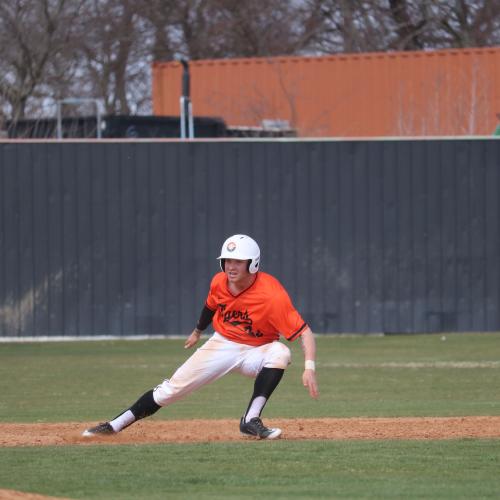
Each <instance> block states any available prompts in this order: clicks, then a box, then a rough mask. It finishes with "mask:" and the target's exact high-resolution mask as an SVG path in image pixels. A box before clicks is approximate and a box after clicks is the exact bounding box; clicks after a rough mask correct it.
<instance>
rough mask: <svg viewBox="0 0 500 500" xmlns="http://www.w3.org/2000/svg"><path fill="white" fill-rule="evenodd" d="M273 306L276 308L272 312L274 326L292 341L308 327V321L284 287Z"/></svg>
mask: <svg viewBox="0 0 500 500" xmlns="http://www.w3.org/2000/svg"><path fill="white" fill-rule="evenodd" d="M273 306H274V308H273V309H274V310H273V312H272V314H271V318H272V319H271V322H272V324H273V326H274V327H275V328H276V329H277V330H278V331H279V332H280V333H281V335H283V336H284V337H285V338H286V339H287V340H289V341H290V342H292V341H294V340H295V339H297V338H299V337H300V335H301V334H302V332H303V331H304V330H305V329H306V328H307V323H306V322H305V321H304V320H303V319H302V316H301V315H300V314H299V312H298V311H297V309H295V307H294V306H293V304H292V301H291V300H290V297H289V296H288V294H287V293H286V292H285V290H284V289H283V290H282V291H281V293H279V294H277V296H276V301H275V304H273Z"/></svg>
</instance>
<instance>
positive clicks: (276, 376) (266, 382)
mask: <svg viewBox="0 0 500 500" xmlns="http://www.w3.org/2000/svg"><path fill="white" fill-rule="evenodd" d="M284 373H285V370H283V369H282V368H262V370H261V371H260V372H259V374H258V375H257V378H256V379H255V384H254V389H253V394H252V398H251V399H250V403H249V404H248V408H247V411H246V412H245V417H246V415H247V414H248V412H249V410H250V408H252V403H254V402H255V405H254V408H253V413H258V414H259V416H260V414H261V413H262V410H263V409H264V406H265V404H266V403H267V400H268V399H269V398H270V397H271V394H272V393H273V391H274V389H276V387H277V386H278V384H279V383H280V381H281V378H282V377H283V374H284ZM256 398H260V399H259V400H258V401H255V399H256Z"/></svg>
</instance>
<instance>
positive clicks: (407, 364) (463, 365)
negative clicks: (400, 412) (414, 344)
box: [318, 361, 500, 369]
mask: <svg viewBox="0 0 500 500" xmlns="http://www.w3.org/2000/svg"><path fill="white" fill-rule="evenodd" d="M318 367H319V368H356V369H363V368H410V369H419V368H459V369H471V368H500V361H389V362H381V363H319V364H318Z"/></svg>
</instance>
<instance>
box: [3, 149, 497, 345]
mask: <svg viewBox="0 0 500 500" xmlns="http://www.w3.org/2000/svg"><path fill="white" fill-rule="evenodd" d="M499 188H500V141H499V140H495V139H478V140H465V139H464V140H431V141H424V140H422V141H420V140H419V141H413V140H403V141H339V142H337V141H304V142H303V141H293V140H292V141H256V142H245V141H229V142H210V141H206V142H191V143H187V142H186V143H180V142H156V143H155V142H148V143H141V142H123V143H120V142H101V143H99V142H93V143H83V142H82V143H80V142H74V143H69V142H68V143H66V142H64V143H57V142H52V143H9V142H5V143H1V144H0V196H1V203H0V336H4V337H5V336H26V335H29V336H32V335H35V336H41V335H68V336H69V335H76V336H78V335H103V334H104V335H131V334H149V335H154V334H187V333H189V332H190V331H191V329H192V327H193V325H194V324H195V321H196V319H197V317H198V314H199V311H200V309H201V307H202V305H203V303H204V300H205V296H206V292H207V290H208V285H209V281H210V278H211V276H212V275H213V274H214V273H215V272H217V270H218V264H217V261H216V260H215V259H216V257H217V256H218V254H219V251H220V246H221V244H222V241H223V240H224V239H225V238H226V237H227V236H228V235H230V234H232V233H237V232H242V233H247V234H250V235H252V236H253V237H254V238H255V239H256V240H257V241H258V242H259V244H260V246H261V250H262V254H263V261H262V262H263V266H262V268H263V270H265V271H268V272H271V273H272V274H275V275H276V276H277V277H278V278H279V279H280V280H281V281H282V282H283V283H284V284H285V286H286V287H287V288H288V290H289V292H290V295H291V297H292V299H293V301H294V302H295V304H296V306H297V307H298V309H299V310H300V311H301V313H302V315H303V316H304V318H305V319H306V321H308V322H309V323H310V325H311V326H312V328H313V329H314V330H315V331H317V332H421V331H423V332H427V331H479V330H482V331H492V330H500V316H499V299H500V297H499V288H500V285H499V284H500V266H499V258H500V257H499V256H500V240H499V225H500V217H499V216H500V206H499V193H500V189H499Z"/></svg>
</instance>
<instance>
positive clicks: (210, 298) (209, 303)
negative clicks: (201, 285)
mask: <svg viewBox="0 0 500 500" xmlns="http://www.w3.org/2000/svg"><path fill="white" fill-rule="evenodd" d="M216 286H217V285H216V279H215V277H214V279H213V280H212V283H210V290H209V291H208V295H207V300H206V301H205V305H206V307H208V308H209V309H211V310H212V311H216V310H217V302H216V300H215V297H214V290H215V287H216Z"/></svg>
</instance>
